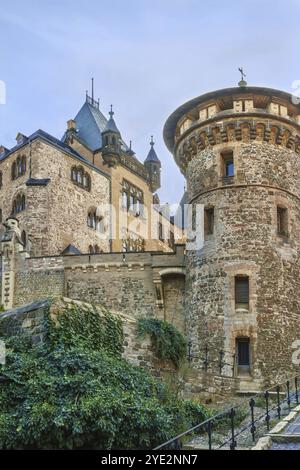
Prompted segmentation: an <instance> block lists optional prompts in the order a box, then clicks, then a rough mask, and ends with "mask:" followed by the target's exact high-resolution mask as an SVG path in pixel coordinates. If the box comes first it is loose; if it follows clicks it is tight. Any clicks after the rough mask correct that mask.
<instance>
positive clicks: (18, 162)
mask: <svg viewBox="0 0 300 470" xmlns="http://www.w3.org/2000/svg"><path fill="white" fill-rule="evenodd" d="M26 169H27V165H26V156H25V155H19V156H18V157H17V158H16V159H15V160H14V161H13V163H12V165H11V179H12V180H13V181H14V180H16V179H17V178H20V177H21V176H24V175H25V174H26Z"/></svg>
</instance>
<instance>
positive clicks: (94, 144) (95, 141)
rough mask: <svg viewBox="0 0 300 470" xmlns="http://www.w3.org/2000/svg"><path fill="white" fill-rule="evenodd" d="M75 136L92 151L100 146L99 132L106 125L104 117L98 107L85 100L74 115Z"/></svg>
mask: <svg viewBox="0 0 300 470" xmlns="http://www.w3.org/2000/svg"><path fill="white" fill-rule="evenodd" d="M75 121H76V129H77V136H78V137H79V139H81V140H82V141H83V142H84V143H86V145H87V146H88V147H89V148H90V149H91V150H93V151H95V150H97V149H99V148H101V147H102V136H101V133H102V132H103V131H104V129H105V127H106V125H107V122H108V121H107V119H106V117H105V116H104V115H103V114H102V113H101V111H100V109H98V107H96V106H93V105H91V104H90V103H88V102H87V101H86V102H85V103H84V105H83V106H82V108H81V109H80V111H79V112H78V113H77V115H76V117H75Z"/></svg>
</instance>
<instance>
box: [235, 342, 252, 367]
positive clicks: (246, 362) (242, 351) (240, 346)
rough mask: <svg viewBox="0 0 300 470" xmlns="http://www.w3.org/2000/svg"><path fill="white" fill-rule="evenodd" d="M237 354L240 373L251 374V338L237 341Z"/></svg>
mask: <svg viewBox="0 0 300 470" xmlns="http://www.w3.org/2000/svg"><path fill="white" fill-rule="evenodd" d="M236 354H237V366H238V373H240V374H242V373H246V374H247V373H248V374H249V372H250V340H249V338H237V339H236Z"/></svg>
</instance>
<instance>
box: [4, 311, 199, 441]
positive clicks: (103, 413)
mask: <svg viewBox="0 0 300 470" xmlns="http://www.w3.org/2000/svg"><path fill="white" fill-rule="evenodd" d="M66 315H68V318H66ZM80 315H82V317H80ZM109 316H110V314H109V313H107V318H106V320H103V322H104V323H103V322H102V324H101V325H100V324H99V322H98V319H97V318H96V317H95V316H94V314H93V313H92V314H91V313H89V314H87V315H85V314H84V312H80V311H75V310H74V311H73V313H72V314H70V312H65V313H64V312H63V313H61V314H60V315H59V316H58V321H57V324H56V326H55V325H54V323H53V321H52V320H51V319H50V317H49V316H48V317H47V321H46V325H45V327H46V328H47V334H46V338H45V341H44V342H43V343H42V344H38V345H32V343H31V341H30V340H29V339H28V338H20V337H18V338H6V346H7V357H6V365H5V366H2V367H1V368H0V376H1V379H2V380H1V387H0V448H1V449H32V448H34V449H36V448H38V449H111V448H112V449H127V448H134V449H139V448H144V449H145V448H152V447H153V446H155V445H157V444H159V443H161V442H164V441H165V440H167V439H169V438H170V437H173V436H175V435H177V434H178V433H180V432H181V431H183V430H186V429H188V428H189V427H190V426H192V425H194V424H195V423H196V422H197V423H198V422H200V421H202V420H204V419H205V418H206V410H205V409H204V408H203V407H202V406H201V405H198V404H195V403H192V402H184V401H179V400H177V399H176V398H175V397H174V396H173V395H172V394H171V393H170V392H169V390H168V389H167V387H166V386H165V385H164V384H163V383H162V382H160V381H158V380H156V379H154V378H153V377H152V376H151V375H150V374H149V373H148V372H147V371H145V370H144V369H142V368H139V367H135V366H132V365H130V364H128V363H127V362H126V361H125V360H124V359H122V358H121V356H120V351H121V349H120V348H121V343H122V342H121V336H122V335H121V333H120V330H119V327H120V325H119V324H118V322H114V320H112V319H110V318H109ZM83 319H84V320H83ZM83 323H84V324H83ZM105 325H106V326H105ZM98 328H99V331H98V330H97V331H96V329H98ZM114 334H116V337H114Z"/></svg>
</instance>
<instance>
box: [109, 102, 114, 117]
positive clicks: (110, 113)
mask: <svg viewBox="0 0 300 470" xmlns="http://www.w3.org/2000/svg"><path fill="white" fill-rule="evenodd" d="M114 114H115V113H114V112H113V105H112V104H111V105H110V111H109V115H110V118H111V119H112V118H113V115H114Z"/></svg>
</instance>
